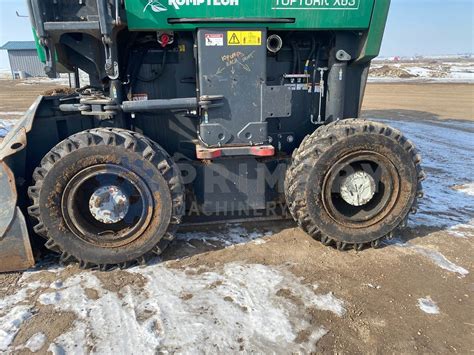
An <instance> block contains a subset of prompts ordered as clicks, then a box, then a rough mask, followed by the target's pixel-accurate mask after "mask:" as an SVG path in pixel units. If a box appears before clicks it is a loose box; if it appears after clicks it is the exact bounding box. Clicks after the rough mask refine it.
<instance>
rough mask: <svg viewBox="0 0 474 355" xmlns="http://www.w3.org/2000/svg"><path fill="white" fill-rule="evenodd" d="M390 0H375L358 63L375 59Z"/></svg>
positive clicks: (380, 43)
mask: <svg viewBox="0 0 474 355" xmlns="http://www.w3.org/2000/svg"><path fill="white" fill-rule="evenodd" d="M390 1H391V0H375V5H374V12H373V15H372V20H371V22H370V27H369V31H367V33H366V35H365V38H364V41H363V42H362V43H363V47H362V50H361V53H360V56H359V60H360V61H369V60H372V59H374V58H375V57H377V56H378V55H379V53H380V47H381V46H382V39H383V34H384V31H385V25H386V23H387V17H388V11H389V9H390Z"/></svg>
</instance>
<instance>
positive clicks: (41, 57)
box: [33, 28, 46, 63]
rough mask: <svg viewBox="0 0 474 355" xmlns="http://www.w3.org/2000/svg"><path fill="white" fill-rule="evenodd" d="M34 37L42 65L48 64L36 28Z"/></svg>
mask: <svg viewBox="0 0 474 355" xmlns="http://www.w3.org/2000/svg"><path fill="white" fill-rule="evenodd" d="M33 37H34V39H35V43H36V51H37V52H38V58H39V60H40V61H41V62H42V63H46V55H45V54H44V49H43V47H42V46H41V44H40V42H39V38H38V35H37V34H36V31H35V29H34V28H33Z"/></svg>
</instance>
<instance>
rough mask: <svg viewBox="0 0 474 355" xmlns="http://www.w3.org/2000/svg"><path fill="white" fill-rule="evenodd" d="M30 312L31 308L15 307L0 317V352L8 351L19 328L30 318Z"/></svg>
mask: <svg viewBox="0 0 474 355" xmlns="http://www.w3.org/2000/svg"><path fill="white" fill-rule="evenodd" d="M31 310H32V307H31V306H16V307H13V308H12V309H11V310H10V311H9V312H8V313H6V314H5V315H4V316H0V351H7V350H8V347H9V346H10V344H11V343H12V341H13V339H15V336H16V334H17V333H18V331H19V330H20V326H21V325H22V324H23V322H24V321H26V320H28V319H29V318H30V317H31V315H32V313H31Z"/></svg>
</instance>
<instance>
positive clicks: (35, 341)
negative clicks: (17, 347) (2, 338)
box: [25, 333, 46, 353]
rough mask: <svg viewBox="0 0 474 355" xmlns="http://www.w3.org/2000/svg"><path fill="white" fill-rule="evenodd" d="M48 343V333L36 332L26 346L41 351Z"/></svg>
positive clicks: (33, 350)
mask: <svg viewBox="0 0 474 355" xmlns="http://www.w3.org/2000/svg"><path fill="white" fill-rule="evenodd" d="M45 343H46V335H44V333H36V334H35V335H33V336H32V337H31V338H30V339H28V341H27V342H26V344H25V348H27V349H29V350H30V351H31V352H33V353H35V352H37V351H39V350H40V349H41V348H42V347H43V346H44V344H45Z"/></svg>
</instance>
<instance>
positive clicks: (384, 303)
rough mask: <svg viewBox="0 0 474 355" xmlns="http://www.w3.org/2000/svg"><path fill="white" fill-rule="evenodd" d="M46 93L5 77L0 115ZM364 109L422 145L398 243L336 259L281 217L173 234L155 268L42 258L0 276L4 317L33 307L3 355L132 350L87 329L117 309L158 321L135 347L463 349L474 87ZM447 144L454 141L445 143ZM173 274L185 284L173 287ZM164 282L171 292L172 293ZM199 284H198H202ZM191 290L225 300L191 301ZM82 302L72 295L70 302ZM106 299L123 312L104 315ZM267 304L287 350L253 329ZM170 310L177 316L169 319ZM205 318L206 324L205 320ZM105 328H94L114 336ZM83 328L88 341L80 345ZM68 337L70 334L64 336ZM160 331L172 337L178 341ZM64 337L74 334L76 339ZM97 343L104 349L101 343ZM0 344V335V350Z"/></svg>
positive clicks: (469, 302) (379, 94) (431, 91)
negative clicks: (102, 268)
mask: <svg viewBox="0 0 474 355" xmlns="http://www.w3.org/2000/svg"><path fill="white" fill-rule="evenodd" d="M47 88H49V87H47ZM33 90H34V93H33ZM43 90H44V86H42V85H41V86H40V85H36V86H31V87H28V86H18V85H14V84H13V83H11V82H3V81H2V82H1V84H0V111H4V112H7V111H23V110H25V109H26V108H27V107H28V106H29V104H30V103H31V102H32V101H33V98H34V96H35V95H36V93H38V92H41V91H43ZM7 98H8V101H7ZM10 99H13V101H11V100H10ZM363 115H364V117H370V118H374V117H377V118H381V119H386V120H390V123H391V124H394V125H395V126H397V127H399V128H402V129H403V127H404V126H405V127H406V130H407V135H408V136H409V138H411V139H413V140H414V141H415V143H417V144H418V143H419V146H420V148H421V149H422V150H425V151H426V161H425V169H426V170H427V172H428V174H429V177H430V178H431V181H430V182H427V185H426V186H425V190H426V193H427V198H426V199H425V200H424V202H423V204H422V206H421V207H420V213H419V214H418V215H416V216H414V217H412V218H411V223H410V226H409V227H408V228H405V229H403V230H402V231H400V232H398V233H397V235H396V238H395V240H394V241H390V242H387V243H386V244H385V245H384V246H383V247H382V248H381V249H377V250H375V249H368V250H364V251H362V252H355V251H348V252H338V251H336V250H334V249H331V248H328V247H324V246H323V245H321V244H320V243H319V242H317V241H314V240H313V239H311V238H310V237H308V236H307V235H305V234H304V233H303V232H301V231H300V230H299V229H297V228H295V226H294V225H293V224H292V223H290V222H277V223H272V224H268V223H267V224H248V225H242V226H240V227H239V228H238V229H237V232H235V231H234V232H232V233H233V234H236V233H237V234H238V236H237V238H233V239H231V240H230V241H226V236H227V235H229V233H230V232H229V228H230V230H231V231H232V228H233V227H232V226H227V227H216V228H213V229H212V230H211V229H209V228H206V229H202V228H201V229H199V230H192V231H183V232H182V233H181V234H180V236H179V237H178V239H177V241H176V242H175V243H174V244H173V245H172V246H171V247H170V249H169V250H167V251H166V253H165V254H164V256H163V260H161V261H160V260H156V261H155V262H154V263H152V265H150V266H147V267H144V268H139V269H138V270H130V271H121V270H116V271H112V272H108V273H100V272H97V271H82V270H80V269H78V267H77V266H75V265H70V266H68V267H66V268H62V267H59V268H58V265H57V260H56V259H55V258H54V257H51V258H50V259H49V260H47V261H43V262H42V263H41V264H40V266H39V267H38V268H37V269H36V270H32V271H31V272H28V273H25V274H21V273H11V274H6V275H5V274H4V275H0V319H6V320H8V319H10V318H8V317H9V315H12V314H13V313H14V310H15V309H18V311H20V310H22V308H21V307H26V308H25V309H28V312H29V313H28V312H26V313H24V314H25V316H24V317H23V318H22V321H21V322H19V323H18V326H17V328H15V329H14V330H13V333H11V334H13V335H12V336H13V339H12V340H11V344H9V345H8V346H6V347H4V349H3V350H4V351H6V352H7V353H9V352H11V353H21V354H29V353H31V352H32V349H33V350H34V351H35V352H36V353H51V352H53V353H54V352H56V353H61V352H60V351H61V350H62V351H65V353H68V352H71V351H72V350H71V349H73V350H76V353H94V352H95V353H104V352H107V351H108V352H119V353H120V352H121V351H125V352H130V353H133V352H134V350H133V349H134V348H133V347H132V345H133V344H134V343H133V342H132V340H129V342H128V343H126V344H125V345H123V344H122V345H120V347H118V345H116V344H115V343H113V342H112V343H110V341H111V338H114V337H120V334H127V332H129V333H130V337H131V338H132V337H133V334H134V333H133V331H134V329H135V328H133V327H132V325H126V324H122V327H121V328H120V332H121V331H126V332H125V333H120V332H118V333H115V334H114V333H113V332H112V331H111V332H110V333H107V332H106V331H105V330H104V329H103V328H101V329H100V330H98V329H97V328H96V327H95V324H93V323H92V321H90V319H96V318H94V317H95V315H97V314H98V316H100V317H103V318H105V319H106V320H108V319H109V318H107V317H111V315H110V314H111V313H114V312H116V310H117V309H120V310H121V311H122V309H128V307H131V308H132V310H131V311H130V314H133V317H132V318H133V319H132V320H130V319H129V318H126V317H125V316H121V318H120V317H119V318H113V321H114V322H116V323H121V322H124V323H127V322H128V323H130V324H132V323H133V324H135V323H134V322H136V327H137V328H136V329H142V328H140V327H141V326H143V327H145V326H146V327H145V328H146V329H147V331H149V329H150V325H149V324H148V323H146V322H147V320H148V319H155V320H156V322H155V323H153V325H152V326H151V327H152V328H153V334H154V335H155V336H156V338H157V339H158V340H157V343H153V342H152V340H150V339H149V336H150V335H149V334H148V333H147V334H148V335H147V337H146V340H143V339H145V338H140V341H141V342H142V343H146V344H149V342H151V343H150V344H154V345H153V346H154V348H153V349H151V348H150V349H148V351H145V353H147V352H150V353H154V352H155V350H156V351H158V350H160V351H161V352H162V353H166V352H171V353H174V352H177V353H196V352H200V351H201V352H207V353H222V352H227V353H238V352H257V353H259V352H260V353H261V352H270V350H271V352H274V353H278V354H279V353H288V352H300V353H310V352H317V353H350V354H359V353H360V354H367V353H369V354H376V353H406V354H411V353H436V354H446V353H460V354H467V353H471V352H473V351H474V341H473V339H474V300H473V298H474V294H473V291H474V288H473V281H474V279H473V275H472V273H471V272H472V271H473V270H474V258H473V251H474V249H473V246H474V245H473V237H474V227H473V220H474V209H473V208H472V206H473V205H474V197H473V196H472V191H471V190H469V188H470V187H469V186H471V185H472V182H473V181H472V175H473V173H474V171H473V166H474V161H473V158H472V157H473V155H474V148H473V141H474V125H473V124H472V123H470V122H465V121H464V122H462V121H452V120H453V119H455V120H473V119H474V85H467V84H454V85H450V84H400V83H397V84H378V83H377V84H369V86H368V90H367V94H366V98H365V103H364V114H363ZM1 116H2V114H1V112H0V117H1ZM1 118H3V117H1ZM438 119H444V120H445V121H438ZM446 119H448V120H446ZM413 122H420V125H419V126H418V125H415V124H413ZM448 131H449V132H448ZM453 137H456V139H458V140H460V139H462V140H463V141H462V142H461V141H460V142H456V144H457V145H456V144H454V147H453V139H454V138H453ZM450 149H451V150H450ZM449 164H452V165H449ZM470 184H471V185H470ZM465 189H467V190H466V191H467V192H466V193H464V192H463V191H464V190H465ZM471 189H472V187H471ZM254 269H255V270H257V273H256V274H255V275H258V276H259V277H261V278H259V279H258V280H256V281H255V283H251V282H250V281H249V279H246V278H245V277H244V276H242V275H243V274H245V273H246V272H249V270H254ZM236 270H240V271H238V272H237V271H236ZM272 272H275V273H272ZM236 273H237V274H239V273H242V275H235V274H236ZM170 275H171V276H170ZM216 275H217V276H219V277H221V276H222V275H224V276H225V277H227V278H223V279H220V278H219V277H217V276H216ZM252 275H253V274H252ZM266 275H267V276H266ZM272 275H273V276H272ZM224 276H222V277H224ZM167 277H170V279H167ZM214 277H217V281H216V280H215V279H214ZM88 278H91V279H94V280H96V281H94V282H91V281H90V280H89V281H87V279H88ZM181 278H183V285H181V284H179V280H181ZM254 278H255V276H254ZM274 278H281V280H280V281H279V282H278V283H277V284H276V285H275V286H274V288H270V286H268V287H269V289H270V292H271V293H272V294H271V295H269V296H268V297H269V299H270V300H272V301H271V302H277V306H275V308H273V306H270V303H271V302H270V301H268V302H267V301H265V302H267V303H265V302H264V303H263V306H262V307H263V313H262V314H263V316H261V317H260V318H262V317H263V318H264V321H263V323H262V325H260V326H257V325H255V324H254V322H255V319H254V318H252V315H253V314H258V313H257V310H258V309H259V302H260V301H261V297H260V298H259V297H257V296H256V295H259V293H256V292H257V291H258V289H259V288H260V287H261V288H265V287H266V286H265V285H267V283H268V284H269V285H273V284H272V283H271V282H272V281H273V279H274ZM173 280H176V285H169V284H170V283H174V281H173ZM232 280H237V281H232ZM211 281H212V282H211ZM150 283H155V285H151V284H150ZM188 283H189V284H188ZM201 284H202V285H205V287H204V286H203V288H200V287H201V286H200V285H201ZM300 284H301V286H299V285H300ZM78 285H80V288H77V287H78ZM193 285H195V286H193ZM225 285H227V288H226V289H225V290H227V291H229V289H231V290H233V291H232V292H231V293H222V294H221V293H219V292H220V291H219V290H221V288H222V287H224V286H225ZM300 287H302V288H301V289H300ZM166 290H171V291H170V292H169V293H167V292H166ZM197 290H201V292H203V293H204V290H205V292H210V293H209V294H210V295H211V296H213V297H214V296H216V295H217V296H222V297H221V298H222V299H221V300H220V301H219V300H217V299H216V300H214V299H211V301H206V300H203V299H199V292H197ZM308 290H310V291H308ZM227 291H226V292H227ZM173 292H177V296H179V297H178V298H179V300H177V301H176V300H175V301H174V302H175V303H171V302H170V301H169V299H168V298H169V297H171V296H170V294H172V293H173ZM222 292H224V291H222ZM229 292H230V291H229ZM262 292H263V291H262ZM306 292H310V295H313V296H314V297H315V298H316V299H318V297H322V296H321V295H323V296H325V297H326V298H325V299H328V300H329V301H331V302H329V303H328V302H320V303H318V302H316V303H315V304H316V305H315V304H314V303H311V300H310V299H311V297H313V296H311V297H309V299H308V298H307V297H306V296H304V295H305V294H306ZM78 294H81V295H82V296H81V297H82V298H76V297H78V296H77V295H78ZM50 295H53V296H54V297H53V298H54V299H51V296H50ZM112 295H113V297H115V298H111V297H112ZM144 295H145V296H144ZM206 295H208V293H206ZM217 296H216V297H217ZM55 297H56V298H55ZM167 297H168V298H167ZM262 297H263V296H262ZM68 298H69V299H70V302H69V303H68V302H67V299H68ZM153 298H156V299H155V301H156V302H157V303H158V304H159V309H158V310H150V309H148V308H147V309H146V310H145V311H143V309H142V306H143V305H144V304H146V305H149V303H150V302H152V301H153ZM84 300H87V302H86V301H84ZM115 300H118V301H117V304H119V306H117V307H121V308H117V309H115V308H113V307H112V304H113V302H115ZM137 300H141V301H140V302H141V303H140V302H138V301H137ZM265 300H266V299H265ZM337 300H340V302H339V301H337ZM198 301H199V302H200V303H198ZM221 301H222V303H221ZM2 302H3V303H2ZM62 302H64V303H62ZM81 302H85V303H81ZM176 302H178V303H176ZM71 303H77V307H74V306H71ZM328 304H329V305H328ZM423 305H424V306H425V307H423ZM426 305H427V306H426ZM231 306H232V307H231ZM237 306H238V307H237ZM336 306H340V307H339V308H338V307H336ZM236 307H237V308H236ZM341 307H343V310H341V309H340V308H341ZM277 310H281V311H282V312H283V314H285V317H286V318H287V319H288V320H289V323H288V324H289V325H288V326H289V327H290V328H291V329H293V330H294V338H291V339H290V340H289V341H288V342H286V343H285V342H284V341H283V340H282V338H277V339H276V340H275V339H274V340H272V341H270V340H268V339H270V338H271V335H267V334H266V333H265V332H264V330H262V333H259V331H260V330H261V329H259V328H266V327H271V323H272V320H273V319H277V318H275V317H276V316H275V312H276V311H277ZM168 311H169V312H168ZM117 312H118V311H117ZM124 312H125V311H124ZM175 313H176V314H175ZM28 314H29V315H28ZM123 314H125V313H123ZM126 314H129V313H126ZM177 314H184V315H185V316H186V318H183V320H182V321H181V322H178V321H177V320H179V319H180V318H177V317H178V315H177ZM227 315H228V316H229V317H231V316H232V315H237V316H238V317H237V316H236V317H237V319H239V321H238V322H236V323H232V324H230V323H228V320H227V318H226V317H227ZM2 317H4V318H2ZM100 317H99V318H100ZM153 317H156V318H153ZM183 317H184V316H183ZM239 317H240V318H239ZM208 319H211V320H212V321H213V322H214V323H212V322H211V323H209V324H208V323H206V321H207V320H208ZM185 320H186V321H185ZM267 321H268V323H267ZM188 322H189V324H188ZM229 322H230V321H229ZM246 322H248V323H246ZM110 323H112V322H110ZM176 323H177V325H176ZM5 324H7V322H6V321H5ZM200 324H201V325H204V326H206V327H208V328H210V329H211V330H212V332H214V333H215V334H217V335H215V336H214V335H212V334H209V333H205V332H204V333H203V334H204V335H205V336H204V335H203V336H202V337H199V336H198V335H196V336H194V333H192V332H191V330H194V329H201V328H199V326H200ZM245 324H248V326H249V327H250V325H253V326H255V330H254V331H253V332H254V334H253V335H249V334H247V332H246V331H245V329H241V328H245ZM278 324H279V323H278V322H277V327H276V328H275V329H278ZM285 324H286V323H285ZM115 326H116V324H114V325H112V324H103V325H102V327H105V328H107V327H109V328H110V329H116V328H114V327H115ZM281 327H282V328H283V325H282V326H281ZM124 328H126V329H124ZM132 328H133V329H132ZM8 329H10V328H8ZM8 329H6V328H2V326H1V325H0V339H1V335H2V331H4V332H5V334H10V333H8V331H9V330H8ZM117 329H118V328H117ZM269 329H273V328H269ZM224 330H225V331H226V332H224ZM220 331H222V334H221V333H220ZM104 332H105V333H104ZM187 332H190V333H189V334H188V333H187ZM212 332H211V333H212ZM79 333H80V334H86V335H81V337H79V335H78V334H79ZM180 333H185V334H184V335H183V336H181V335H179V334H180ZM41 334H42V336H43V337H42V341H39V340H41V339H39V338H41V336H40V335H41ZM67 334H69V338H68V337H64V336H65V335H67ZM197 334H201V333H200V332H197ZM262 334H263V335H262ZM180 336H181V337H180ZM170 337H175V338H173V339H174V342H173V341H170V340H169V339H170ZM185 337H189V338H191V339H192V341H193V342H194V344H195V347H194V348H193V346H192V345H189V346H187V347H186V346H184V345H183V344H184V342H185V341H184V340H183V339H184V338H185ZM282 337H283V335H282ZM67 339H73V342H75V345H74V344H73V345H71V344H70V342H71V340H67ZM84 339H85V342H84V343H82V342H81V341H83V340H84ZM173 339H172V340H173ZM176 339H179V341H178V340H176ZM35 340H37V341H36V343H35ZM190 341H191V340H190ZM33 343H34V344H33ZM204 343H207V344H206V346H204V345H203V344H204ZM28 344H29V345H28ZM32 344H33V345H36V346H32ZM101 344H102V345H103V344H106V345H107V346H108V347H105V348H101ZM110 344H112V345H110ZM114 344H115V345H114ZM156 344H158V345H156ZM222 344H224V345H222ZM285 344H287V345H285ZM288 344H291V345H288ZM294 344H296V345H294ZM139 345H143V344H138V343H137V344H135V345H134V346H137V348H136V349H138V347H139ZM1 346H2V342H1V341H0V353H2V348H1ZM74 346H75V347H74ZM104 349H105V350H104ZM136 351H137V353H138V350H136Z"/></svg>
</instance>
